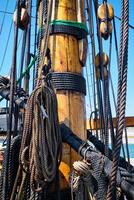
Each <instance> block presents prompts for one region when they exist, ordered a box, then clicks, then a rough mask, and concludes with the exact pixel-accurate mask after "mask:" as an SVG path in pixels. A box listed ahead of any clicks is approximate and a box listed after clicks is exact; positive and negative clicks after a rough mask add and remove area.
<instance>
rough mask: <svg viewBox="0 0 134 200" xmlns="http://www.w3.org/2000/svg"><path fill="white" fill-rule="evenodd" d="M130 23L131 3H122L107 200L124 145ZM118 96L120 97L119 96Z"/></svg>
mask: <svg viewBox="0 0 134 200" xmlns="http://www.w3.org/2000/svg"><path fill="white" fill-rule="evenodd" d="M128 22H129V1H128V0H123V1H122V25H121V30H122V32H123V33H122V32H121V38H123V40H122V42H121V46H120V48H121V49H120V51H121V52H122V54H121V53H120V58H119V75H118V89H120V91H118V92H119V94H120V98H119V97H118V103H117V137H116V145H115V149H114V153H113V165H112V173H111V180H110V184H109V188H108V194H107V200H112V199H113V192H114V191H115V186H116V175H117V169H118V162H119V156H120V149H121V144H122V134H123V128H124V121H125V107H126V89H127V60H128ZM119 94H118V95H119Z"/></svg>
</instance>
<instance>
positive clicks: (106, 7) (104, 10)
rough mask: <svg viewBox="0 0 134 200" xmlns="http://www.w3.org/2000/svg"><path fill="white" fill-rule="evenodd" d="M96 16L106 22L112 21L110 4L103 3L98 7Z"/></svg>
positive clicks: (112, 14) (112, 15)
mask: <svg viewBox="0 0 134 200" xmlns="http://www.w3.org/2000/svg"><path fill="white" fill-rule="evenodd" d="M97 15H98V18H99V19H100V20H104V19H106V18H107V19H108V20H112V19H113V17H114V9H113V7H112V6H111V5H110V4H108V3H103V4H101V5H100V6H99V7H98V11H97Z"/></svg>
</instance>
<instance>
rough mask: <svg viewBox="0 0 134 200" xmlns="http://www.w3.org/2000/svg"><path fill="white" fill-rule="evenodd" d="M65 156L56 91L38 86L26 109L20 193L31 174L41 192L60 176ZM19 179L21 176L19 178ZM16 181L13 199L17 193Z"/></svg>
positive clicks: (38, 190) (37, 190) (32, 183)
mask: <svg viewBox="0 0 134 200" xmlns="http://www.w3.org/2000/svg"><path fill="white" fill-rule="evenodd" d="M60 160H61V136H60V129H59V125H58V116H57V102H56V96H55V93H54V91H53V90H52V89H51V88H49V87H47V86H46V85H43V86H39V87H38V88H36V89H35V90H34V91H33V92H32V94H31V96H30V98H29V100H28V102H27V108H26V111H25V121H24V129H23V137H22V144H21V150H20V164H21V165H20V166H22V169H23V170H20V169H21V168H19V169H18V173H19V176H18V177H17V179H18V178H19V177H20V174H21V171H22V172H23V171H24V172H23V173H24V176H23V178H22V181H21V185H20V189H19V193H18V196H19V197H21V196H22V195H23V189H24V186H25V182H26V178H27V177H28V176H29V183H30V188H31V189H32V191H35V192H40V191H42V190H43V189H44V188H45V186H46V185H47V184H48V183H50V182H52V181H53V180H54V178H55V176H56V173H57V168H58V166H59V163H60ZM16 182H17V180H16ZM16 187H17V184H15V185H14V188H13V191H14V192H13V195H12V199H13V198H14V197H15V195H16V192H15V191H16Z"/></svg>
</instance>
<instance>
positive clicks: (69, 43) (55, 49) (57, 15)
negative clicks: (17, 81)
mask: <svg viewBox="0 0 134 200" xmlns="http://www.w3.org/2000/svg"><path fill="white" fill-rule="evenodd" d="M53 2H54V3H53V12H52V19H51V20H54V19H55V20H69V21H76V22H77V20H78V19H82V16H83V13H84V10H83V8H84V0H71V1H70V0H55V1H53ZM79 4H81V5H79ZM78 6H81V7H78ZM77 10H79V14H78V12H77ZM79 46H82V43H81V42H78V40H77V39H76V37H74V36H71V35H67V34H57V35H51V36H50V37H49V48H50V53H51V61H52V71H54V72H73V73H79V74H81V75H82V70H83V69H82V66H81V63H80V60H79ZM56 94H57V100H58V115H59V121H60V122H64V123H65V124H66V125H67V126H69V127H70V128H71V129H72V130H73V132H75V133H76V134H77V135H78V136H79V137H80V138H82V139H85V138H86V115H85V99H84V95H82V94H81V93H78V92H72V91H65V90H64V91H61V90H60V91H58V90H57V91H56ZM75 160H78V155H77V154H76V153H75V152H74V151H73V150H72V149H71V148H70V147H69V146H68V145H67V144H64V145H63V156H62V163H61V165H60V171H61V172H62V174H63V176H61V179H62V180H61V184H60V185H61V187H62V188H65V187H67V181H68V176H69V172H70V169H71V168H72V164H73V162H74V161H75Z"/></svg>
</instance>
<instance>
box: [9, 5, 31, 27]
mask: <svg viewBox="0 0 134 200" xmlns="http://www.w3.org/2000/svg"><path fill="white" fill-rule="evenodd" d="M17 18H18V19H17ZM13 21H14V23H15V25H16V26H18V27H19V28H20V29H22V30H24V29H25V28H26V27H27V25H28V22H29V15H28V12H27V9H26V8H20V10H19V9H16V10H15V12H14V15H13Z"/></svg>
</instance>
